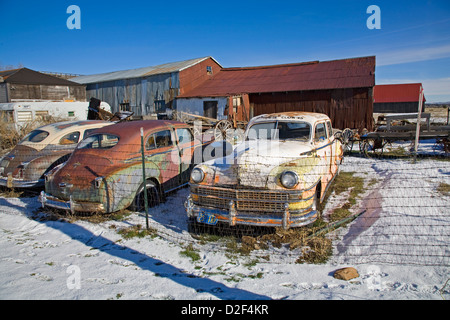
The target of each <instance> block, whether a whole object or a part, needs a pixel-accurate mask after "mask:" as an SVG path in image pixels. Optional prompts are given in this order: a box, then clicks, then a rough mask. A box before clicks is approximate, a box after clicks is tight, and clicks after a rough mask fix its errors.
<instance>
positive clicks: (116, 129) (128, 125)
mask: <svg viewBox="0 0 450 320" xmlns="http://www.w3.org/2000/svg"><path fill="white" fill-rule="evenodd" d="M170 126H174V127H180V126H183V127H186V128H188V127H189V126H188V125H187V124H186V123H183V122H179V121H173V120H138V121H124V122H120V123H117V124H114V125H112V126H107V127H103V128H101V129H98V130H95V131H94V132H93V134H95V133H106V134H112V135H117V136H119V137H120V139H121V140H122V141H132V140H134V139H136V137H139V136H140V135H141V128H143V130H144V135H147V134H148V133H149V132H150V131H154V130H158V129H165V128H168V127H170Z"/></svg>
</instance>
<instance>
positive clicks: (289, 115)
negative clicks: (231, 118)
mask: <svg viewBox="0 0 450 320" xmlns="http://www.w3.org/2000/svg"><path fill="white" fill-rule="evenodd" d="M268 119H271V120H275V119H279V120H289V119H292V120H304V121H308V122H316V121H319V120H328V119H329V117H328V116H327V115H326V114H323V113H316V112H306V111H290V112H278V113H270V114H262V115H259V116H256V117H254V118H253V119H252V122H257V121H264V120H268Z"/></svg>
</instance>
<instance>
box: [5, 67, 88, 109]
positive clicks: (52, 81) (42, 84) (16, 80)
mask: <svg viewBox="0 0 450 320" xmlns="http://www.w3.org/2000/svg"><path fill="white" fill-rule="evenodd" d="M20 100H58V101H62V100H75V101H86V89H85V86H84V85H82V84H79V83H76V82H72V81H69V80H67V79H62V78H60V77H55V76H52V75H48V74H45V73H41V72H38V71H34V70H31V69H28V68H19V69H13V70H4V71H0V103H8V102H13V101H20Z"/></svg>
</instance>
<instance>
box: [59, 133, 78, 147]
mask: <svg viewBox="0 0 450 320" xmlns="http://www.w3.org/2000/svg"><path fill="white" fill-rule="evenodd" d="M79 138H80V133H79V132H78V131H76V132H71V133H68V134H66V135H65V136H64V137H62V138H61V140H59V144H61V145H68V144H74V143H78V139H79Z"/></svg>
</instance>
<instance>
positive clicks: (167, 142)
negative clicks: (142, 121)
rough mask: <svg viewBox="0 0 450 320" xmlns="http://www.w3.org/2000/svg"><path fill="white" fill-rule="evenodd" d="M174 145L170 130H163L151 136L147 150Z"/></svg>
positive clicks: (146, 144) (147, 143)
mask: <svg viewBox="0 0 450 320" xmlns="http://www.w3.org/2000/svg"><path fill="white" fill-rule="evenodd" d="M171 145H173V141H172V134H171V132H170V130H163V131H159V132H156V133H153V134H151V135H150V136H149V137H148V139H147V142H146V143H145V150H152V149H158V148H164V147H170V146H171Z"/></svg>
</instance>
